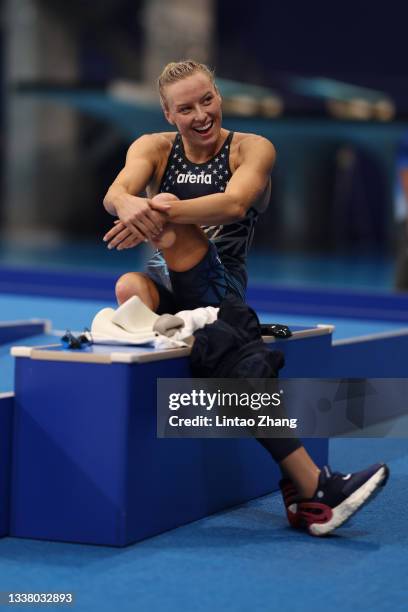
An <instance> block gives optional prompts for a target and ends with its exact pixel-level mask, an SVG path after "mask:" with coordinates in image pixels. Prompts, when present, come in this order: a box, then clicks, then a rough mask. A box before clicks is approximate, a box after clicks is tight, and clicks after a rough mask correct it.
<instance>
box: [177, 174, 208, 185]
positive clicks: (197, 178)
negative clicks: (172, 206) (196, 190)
mask: <svg viewBox="0 0 408 612" xmlns="http://www.w3.org/2000/svg"><path fill="white" fill-rule="evenodd" d="M177 182H178V183H205V184H206V185H211V182H212V175H211V174H204V172H201V174H192V173H190V174H188V173H187V174H183V173H182V172H180V174H178V175H177Z"/></svg>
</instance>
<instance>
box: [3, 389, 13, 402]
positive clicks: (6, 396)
mask: <svg viewBox="0 0 408 612" xmlns="http://www.w3.org/2000/svg"><path fill="white" fill-rule="evenodd" d="M9 397H14V393H13V392H12V391H7V392H6V393H0V400H2V399H8V398H9Z"/></svg>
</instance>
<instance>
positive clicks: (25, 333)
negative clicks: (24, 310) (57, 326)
mask: <svg viewBox="0 0 408 612" xmlns="http://www.w3.org/2000/svg"><path fill="white" fill-rule="evenodd" d="M50 327H51V323H50V322H49V321H46V320H43V319H29V320H27V321H0V344H7V343H8V342H15V341H16V340H19V339H20V338H29V337H30V336H38V335H40V334H47V333H48V332H49V330H50Z"/></svg>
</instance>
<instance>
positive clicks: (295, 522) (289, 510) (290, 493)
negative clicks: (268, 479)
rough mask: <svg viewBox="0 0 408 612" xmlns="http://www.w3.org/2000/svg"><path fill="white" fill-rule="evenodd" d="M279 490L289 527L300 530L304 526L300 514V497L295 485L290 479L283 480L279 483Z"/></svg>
mask: <svg viewBox="0 0 408 612" xmlns="http://www.w3.org/2000/svg"><path fill="white" fill-rule="evenodd" d="M279 488H280V490H281V493H282V497H283V503H284V505H285V510H286V516H287V518H288V521H289V525H290V526H291V527H294V529H300V528H301V527H302V525H303V521H302V517H301V515H300V514H299V512H298V501H299V495H298V492H297V490H296V488H295V485H294V484H293V482H292V481H291V480H290V478H282V480H280V481H279Z"/></svg>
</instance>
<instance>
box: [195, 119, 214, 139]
mask: <svg viewBox="0 0 408 612" xmlns="http://www.w3.org/2000/svg"><path fill="white" fill-rule="evenodd" d="M213 125H214V121H208V122H207V123H206V124H205V125H203V126H202V127H199V128H198V127H197V128H193V130H194V131H195V132H197V133H198V134H200V135H201V136H205V135H206V134H208V132H209V131H210V130H211V128H212V126H213Z"/></svg>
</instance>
